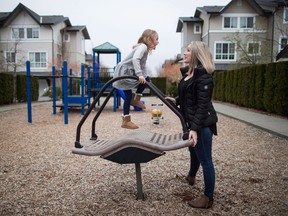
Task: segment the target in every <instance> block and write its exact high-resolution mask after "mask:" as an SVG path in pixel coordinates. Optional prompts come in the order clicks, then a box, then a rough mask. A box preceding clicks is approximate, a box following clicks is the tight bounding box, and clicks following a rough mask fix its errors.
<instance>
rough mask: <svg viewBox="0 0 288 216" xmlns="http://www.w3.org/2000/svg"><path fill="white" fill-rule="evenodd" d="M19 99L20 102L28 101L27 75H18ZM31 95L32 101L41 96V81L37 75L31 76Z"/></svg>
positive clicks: (17, 89)
mask: <svg viewBox="0 0 288 216" xmlns="http://www.w3.org/2000/svg"><path fill="white" fill-rule="evenodd" d="M16 80H17V82H16V83H17V88H16V92H17V93H16V94H17V100H18V102H26V101H27V95H26V75H17V77H16ZM31 95H32V101H37V100H38V97H39V82H38V78H37V77H33V76H31Z"/></svg>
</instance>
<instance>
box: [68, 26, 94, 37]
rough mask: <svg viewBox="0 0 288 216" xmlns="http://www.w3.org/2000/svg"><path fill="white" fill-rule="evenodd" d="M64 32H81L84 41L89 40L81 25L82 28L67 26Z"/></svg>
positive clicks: (84, 27) (84, 28)
mask: <svg viewBox="0 0 288 216" xmlns="http://www.w3.org/2000/svg"><path fill="white" fill-rule="evenodd" d="M64 31H66V32H75V31H76V32H77V31H81V32H82V33H83V35H84V38H85V39H90V35H89V33H88V31H87V28H86V26H85V25H83V26H68V27H66V28H64Z"/></svg>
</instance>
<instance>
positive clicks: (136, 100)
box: [131, 93, 146, 109]
mask: <svg viewBox="0 0 288 216" xmlns="http://www.w3.org/2000/svg"><path fill="white" fill-rule="evenodd" d="M141 97H142V94H137V93H136V94H134V93H133V94H132V99H131V105H132V106H136V107H139V108H142V109H146V107H145V105H144V104H143V103H142V102H141Z"/></svg>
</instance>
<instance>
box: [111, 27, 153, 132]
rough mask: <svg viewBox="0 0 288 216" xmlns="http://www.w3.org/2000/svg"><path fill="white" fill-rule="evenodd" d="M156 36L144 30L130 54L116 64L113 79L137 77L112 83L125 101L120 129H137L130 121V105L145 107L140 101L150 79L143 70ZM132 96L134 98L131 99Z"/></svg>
mask: <svg viewBox="0 0 288 216" xmlns="http://www.w3.org/2000/svg"><path fill="white" fill-rule="evenodd" d="M158 43H159V42H158V34H157V32H156V31H154V30H151V29H146V30H145V31H144V32H143V33H142V35H141V37H140V38H139V39H138V42H137V44H136V45H134V46H133V50H132V51H131V52H130V54H129V55H128V56H127V57H126V58H125V59H124V60H123V61H121V62H120V63H119V64H117V66H116V68H115V72H114V78H115V77H119V76H131V75H132V76H133V75H134V76H137V77H138V78H139V79H138V81H137V80H133V79H125V80H118V81H116V82H114V83H113V87H115V88H117V89H121V90H123V91H124V94H125V101H124V105H123V116H122V125H121V127H122V128H127V129H137V128H138V126H137V125H136V124H134V123H133V122H132V121H131V115H130V105H133V106H137V107H140V108H142V109H145V105H144V104H142V103H141V101H140V99H141V96H142V93H143V91H144V89H145V87H146V84H145V83H146V81H148V82H149V81H150V78H149V76H148V74H147V71H146V69H145V65H146V61H147V57H148V53H151V52H152V50H153V49H155V48H156V46H157V45H158ZM137 85H138V88H137V90H136V94H135V95H133V94H132V89H133V88H135V87H136V86H137ZM132 95H133V96H134V97H133V98H132Z"/></svg>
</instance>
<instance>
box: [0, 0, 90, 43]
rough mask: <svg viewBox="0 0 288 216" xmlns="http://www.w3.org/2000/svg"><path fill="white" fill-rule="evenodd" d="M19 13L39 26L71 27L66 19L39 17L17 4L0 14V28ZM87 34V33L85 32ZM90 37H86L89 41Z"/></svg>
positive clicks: (54, 16)
mask: <svg viewBox="0 0 288 216" xmlns="http://www.w3.org/2000/svg"><path fill="white" fill-rule="evenodd" d="M21 11H26V12H27V13H28V14H29V15H30V16H31V17H32V18H33V19H34V20H35V22H37V23H38V24H39V25H55V24H58V23H60V22H65V23H66V25H67V26H72V25H71V22H70V20H69V18H68V17H64V16H62V15H51V16H47V15H43V16H42V15H39V14H37V13H35V12H34V11H32V10H31V9H29V8H28V7H26V6H25V5H23V4H22V3H19V4H18V5H17V7H16V8H15V9H14V10H13V11H12V12H1V13H0V26H7V25H9V24H10V22H11V21H12V20H13V19H14V18H15V17H17V16H18V14H19V13H20V12H21ZM87 33H88V32H87ZM89 38H90V37H88V39H89Z"/></svg>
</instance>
